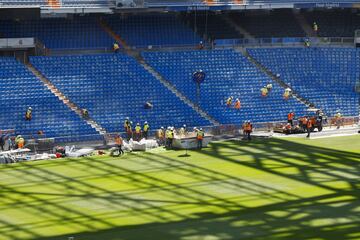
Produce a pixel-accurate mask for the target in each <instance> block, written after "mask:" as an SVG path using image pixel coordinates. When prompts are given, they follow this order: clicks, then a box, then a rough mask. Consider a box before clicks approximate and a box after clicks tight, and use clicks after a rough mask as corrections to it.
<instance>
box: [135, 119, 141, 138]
mask: <svg viewBox="0 0 360 240" xmlns="http://www.w3.org/2000/svg"><path fill="white" fill-rule="evenodd" d="M140 139H141V127H140V123H136V126H135V141H140Z"/></svg>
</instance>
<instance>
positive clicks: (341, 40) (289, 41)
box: [214, 37, 354, 48]
mask: <svg viewBox="0 0 360 240" xmlns="http://www.w3.org/2000/svg"><path fill="white" fill-rule="evenodd" d="M305 39H308V40H309V41H310V47H311V46H344V47H350V46H354V38H353V37H315V38H305V37H286V38H253V39H248V38H242V39H216V40H214V45H215V47H216V48H219V47H220V48H221V47H237V46H241V47H259V46H260V47H263V46H269V47H271V46H274V47H276V46H282V47H291V46H304V41H305Z"/></svg>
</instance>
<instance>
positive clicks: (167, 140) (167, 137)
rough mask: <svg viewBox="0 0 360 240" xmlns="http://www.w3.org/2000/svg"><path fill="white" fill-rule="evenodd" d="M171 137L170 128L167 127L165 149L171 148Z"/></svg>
mask: <svg viewBox="0 0 360 240" xmlns="http://www.w3.org/2000/svg"><path fill="white" fill-rule="evenodd" d="M169 136H170V127H167V128H166V131H165V147H167V148H168V147H169V145H170V144H169Z"/></svg>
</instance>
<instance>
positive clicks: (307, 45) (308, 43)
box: [304, 38, 310, 47]
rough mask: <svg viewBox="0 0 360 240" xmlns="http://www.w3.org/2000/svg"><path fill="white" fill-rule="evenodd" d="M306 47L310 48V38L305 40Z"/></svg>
mask: <svg viewBox="0 0 360 240" xmlns="http://www.w3.org/2000/svg"><path fill="white" fill-rule="evenodd" d="M304 46H305V47H310V40H309V39H308V38H306V39H305V40H304Z"/></svg>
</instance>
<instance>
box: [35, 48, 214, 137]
mask: <svg viewBox="0 0 360 240" xmlns="http://www.w3.org/2000/svg"><path fill="white" fill-rule="evenodd" d="M31 62H32V64H33V65H34V66H36V68H38V69H39V70H40V71H41V72H42V73H43V74H44V75H45V76H46V77H47V78H48V79H49V80H50V81H52V82H53V83H54V84H55V85H56V87H57V88H58V89H60V91H61V92H63V93H64V94H65V95H66V96H67V97H69V99H70V100H71V101H73V102H75V103H76V104H77V105H78V106H80V107H81V108H86V109H88V111H89V113H90V116H91V117H92V118H93V119H94V120H95V121H97V122H98V123H99V124H100V125H101V126H102V127H104V128H105V129H106V130H107V131H108V132H116V131H119V130H122V124H123V121H124V119H125V117H130V118H131V119H132V120H133V121H134V124H135V123H137V122H139V123H141V124H143V123H144V121H148V122H149V123H150V125H151V127H152V128H153V129H155V128H159V127H161V126H168V125H174V126H181V125H182V124H187V125H189V126H198V125H201V126H204V125H209V124H210V123H209V122H208V121H207V120H205V119H204V118H202V117H201V116H200V115H199V114H198V113H197V112H195V111H194V110H193V109H191V108H190V107H189V106H188V105H186V104H185V103H184V102H183V101H182V100H180V99H179V98H178V97H177V96H176V95H175V94H173V93H172V92H171V91H169V90H168V89H167V88H166V87H165V86H163V85H162V84H161V83H160V82H159V81H158V80H157V79H155V78H154V77H153V76H152V75H151V74H150V73H149V72H147V71H146V70H145V69H144V68H143V67H142V66H141V65H139V64H138V63H137V61H136V60H135V59H133V58H132V57H129V56H127V55H124V54H121V53H119V54H99V55H82V56H80V55H79V56H56V57H55V56H53V57H32V58H31ZM147 101H149V102H151V103H152V104H153V108H152V109H145V108H144V104H145V102H147Z"/></svg>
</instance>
